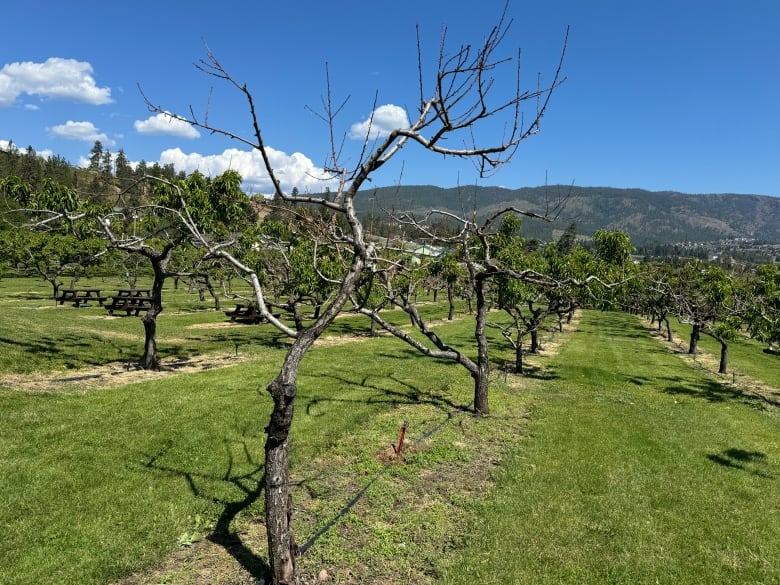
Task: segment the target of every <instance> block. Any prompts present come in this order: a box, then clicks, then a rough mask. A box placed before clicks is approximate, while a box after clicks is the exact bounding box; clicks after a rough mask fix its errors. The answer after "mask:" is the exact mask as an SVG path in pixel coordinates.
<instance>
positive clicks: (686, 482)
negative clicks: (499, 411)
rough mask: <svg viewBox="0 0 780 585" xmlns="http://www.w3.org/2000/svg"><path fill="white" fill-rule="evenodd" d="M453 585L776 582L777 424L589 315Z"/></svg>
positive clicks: (616, 322)
mask: <svg viewBox="0 0 780 585" xmlns="http://www.w3.org/2000/svg"><path fill="white" fill-rule="evenodd" d="M533 393H534V396H535V400H534V402H535V403H536V408H535V410H534V415H533V417H532V421H533V422H532V423H531V424H530V429H529V431H530V438H529V439H528V440H527V441H525V442H522V443H519V444H518V445H517V446H516V447H515V448H514V449H513V451H512V454H511V457H510V458H509V459H507V460H506V461H505V464H504V465H503V466H502V469H501V472H500V473H499V477H498V485H497V487H496V490H495V494H494V496H492V497H491V498H490V500H489V501H488V502H487V503H486V504H484V506H480V507H479V508H478V510H477V512H476V514H475V519H474V521H473V526H471V533H472V535H473V536H472V538H471V539H470V541H469V545H468V547H467V548H466V550H465V551H463V556H462V558H461V560H460V561H459V562H457V563H455V564H454V566H451V567H449V568H448V569H447V570H446V578H445V579H444V582H446V583H475V582H478V583H502V584H503V583H534V584H536V583H556V584H558V583H571V584H583V583H593V584H603V583H702V584H704V583H707V584H715V583H723V584H733V583H773V582H777V581H778V580H780V567H778V565H777V563H776V561H775V559H777V558H778V557H780V524H778V522H777V519H778V513H779V511H780V508H778V504H777V501H776V498H775V497H774V495H773V494H775V493H776V492H777V489H778V477H780V421H779V420H778V417H777V415H776V413H775V411H774V410H764V409H763V408H762V406H761V405H760V404H759V403H756V402H755V401H751V400H750V399H745V398H744V397H741V396H739V395H736V394H734V393H731V392H722V391H721V390H720V388H719V386H718V384H717V382H715V381H712V380H711V379H709V378H707V377H706V376H703V375H702V372H701V371H697V370H694V369H691V368H688V367H686V366H685V365H684V363H683V362H682V361H681V360H679V359H677V358H676V357H675V356H673V355H670V354H669V353H667V352H666V351H665V350H664V349H663V348H662V347H660V345H659V344H657V342H656V341H654V340H652V339H650V338H649V337H648V336H647V335H646V334H645V332H644V331H643V330H642V328H641V326H640V325H639V324H638V322H637V321H636V320H634V319H633V318H631V317H628V316H625V315H620V314H605V313H586V317H585V319H584V321H583V323H582V325H581V329H580V330H579V331H578V332H577V333H575V334H574V336H573V337H572V339H571V340H570V341H569V342H568V343H567V344H566V345H565V346H564V349H563V351H562V353H561V354H560V355H559V356H558V357H557V358H555V360H554V370H553V373H552V379H551V380H549V381H547V382H545V383H544V384H539V385H538V386H537V387H536V389H535V390H534V391H533Z"/></svg>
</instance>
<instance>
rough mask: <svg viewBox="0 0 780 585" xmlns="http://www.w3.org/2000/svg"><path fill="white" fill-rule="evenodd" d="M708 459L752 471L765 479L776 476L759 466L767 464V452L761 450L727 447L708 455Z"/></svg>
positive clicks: (733, 467)
mask: <svg viewBox="0 0 780 585" xmlns="http://www.w3.org/2000/svg"><path fill="white" fill-rule="evenodd" d="M707 459H709V460H710V461H712V462H713V463H717V464H718V465H722V466H723V467H729V468H731V469H739V470H741V471H746V472H748V473H752V474H753V475H756V476H758V477H763V478H765V479H772V478H773V477H774V476H773V475H772V474H770V473H767V472H765V471H761V470H760V469H758V467H761V466H765V465H766V464H767V457H766V453H762V452H760V451H746V450H744V449H726V450H725V451H721V452H720V453H718V454H712V455H707Z"/></svg>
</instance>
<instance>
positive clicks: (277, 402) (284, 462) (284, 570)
mask: <svg viewBox="0 0 780 585" xmlns="http://www.w3.org/2000/svg"><path fill="white" fill-rule="evenodd" d="M291 353H292V352H291ZM289 355H290V354H288V359H289ZM290 368H291V365H288V363H287V361H286V362H285V365H284V367H283V368H282V371H281V372H280V374H279V376H278V377H277V378H275V379H274V380H273V381H272V382H271V383H270V384H268V392H269V393H270V394H271V397H272V398H273V401H274V407H273V411H272V412H271V420H270V422H269V423H268V427H267V432H268V438H267V439H266V442H265V510H266V512H265V519H266V534H267V537H268V554H269V560H270V564H271V574H272V578H273V581H272V582H273V583H275V584H277V585H292V584H294V583H295V553H296V545H295V538H294V536H293V532H292V527H291V526H290V521H291V519H292V514H291V512H292V506H291V504H292V502H291V498H292V496H291V495H290V478H289V473H290V426H291V425H292V420H293V408H294V405H295V395H296V393H297V382H296V372H295V371H292V372H291V371H289V370H290ZM294 368H295V369H297V365H295V366H294Z"/></svg>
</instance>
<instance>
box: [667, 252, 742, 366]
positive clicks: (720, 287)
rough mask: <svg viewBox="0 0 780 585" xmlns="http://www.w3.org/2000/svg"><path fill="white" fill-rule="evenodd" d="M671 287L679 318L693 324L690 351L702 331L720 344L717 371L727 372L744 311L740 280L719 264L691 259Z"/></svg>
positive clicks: (693, 349)
mask: <svg viewBox="0 0 780 585" xmlns="http://www.w3.org/2000/svg"><path fill="white" fill-rule="evenodd" d="M671 290H672V293H673V294H674V298H675V312H676V314H677V317H678V318H679V319H680V321H682V322H684V323H690V324H691V338H690V343H689V345H688V353H689V354H695V353H696V351H697V349H698V343H699V338H700V336H701V334H702V333H704V334H706V335H709V336H710V337H712V338H713V339H715V340H717V341H718V343H720V346H721V351H720V364H719V366H718V372H719V373H721V374H725V373H726V370H727V368H728V349H729V346H728V344H729V342H730V341H731V340H733V339H734V338H735V337H736V336H737V333H738V331H739V327H740V324H741V321H742V317H743V315H744V314H745V303H744V300H743V299H744V297H743V296H742V295H741V294H740V293H741V291H740V287H739V285H738V283H737V281H736V280H735V279H734V278H733V277H732V276H730V275H729V274H727V273H726V272H725V271H724V270H723V269H722V268H721V267H719V266H709V265H706V264H703V263H701V262H698V261H692V262H689V263H688V264H686V265H685V266H683V267H682V268H681V269H680V270H679V271H678V272H677V274H676V275H675V276H674V277H673V279H672V282H671Z"/></svg>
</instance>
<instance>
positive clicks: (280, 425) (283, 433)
mask: <svg viewBox="0 0 780 585" xmlns="http://www.w3.org/2000/svg"><path fill="white" fill-rule="evenodd" d="M510 24H511V22H510V21H509V20H508V18H507V15H506V10H505V11H504V14H502V15H501V17H500V19H499V21H498V23H497V24H496V26H495V27H493V29H492V30H491V31H489V33H488V35H487V36H486V37H485V39H484V41H483V42H482V43H481V44H480V45H478V46H473V45H460V46H457V47H456V48H455V49H454V50H450V49H449V46H450V45H449V40H448V39H447V35H446V30H445V31H444V33H443V34H442V38H441V43H440V48H439V56H438V61H437V63H436V68H435V72H434V73H433V77H432V78H431V79H430V80H429V81H428V82H427V83H426V82H425V81H424V79H425V76H426V73H427V72H426V71H425V69H424V67H423V58H422V54H423V52H422V42H421V38H420V33H419V31H418V55H419V59H418V70H419V80H420V83H419V104H418V106H417V113H416V117H415V118H414V120H413V121H412V122H411V124H410V125H409V127H407V128H397V129H395V130H393V131H392V132H390V133H389V134H387V135H386V136H382V137H381V138H378V139H376V140H374V139H373V138H372V135H373V134H372V132H371V128H369V131H368V132H367V134H366V139H365V142H364V144H363V149H362V152H361V155H360V156H359V158H358V160H357V163H355V164H351V165H349V166H347V165H344V164H342V162H341V160H340V147H339V144H338V141H337V139H336V135H337V133H336V130H335V129H336V127H337V126H336V118H337V114H338V113H339V111H340V110H341V106H340V105H334V102H333V100H332V95H333V94H332V91H331V84H330V81H328V84H327V85H328V89H327V96H326V99H324V100H323V109H322V111H321V112H320V117H321V118H322V119H323V120H324V121H325V123H326V124H327V125H328V126H329V128H330V129H331V144H330V149H329V150H330V154H329V156H328V162H327V164H326V165H325V171H326V173H327V175H328V177H329V178H331V179H335V180H336V181H337V182H338V187H337V189H336V190H335V192H334V193H333V194H332V195H333V196H331V197H327V196H314V195H310V194H303V195H301V194H298V195H288V194H287V193H285V192H284V191H283V189H282V185H281V182H280V179H279V176H278V174H277V171H276V169H274V166H273V163H272V161H271V159H270V156H269V148H268V147H267V144H266V142H265V138H264V136H263V133H262V123H261V121H260V117H259V115H258V112H257V110H256V107H255V100H254V97H253V94H252V92H251V91H250V89H249V88H248V87H247V86H246V85H245V84H243V83H241V82H240V81H238V80H237V79H236V78H235V77H233V75H232V74H230V73H229V72H228V70H227V69H226V68H225V67H223V65H222V64H221V63H220V62H219V61H218V60H217V58H216V56H215V55H214V54H212V53H210V52H209V53H207V56H206V58H205V59H204V60H201V61H200V62H199V63H198V64H197V67H198V68H199V69H200V70H201V71H203V72H204V73H206V74H207V75H209V76H211V77H213V78H216V79H218V80H221V81H223V82H225V83H227V84H229V85H230V86H232V87H233V88H234V89H235V90H236V91H238V92H239V93H240V94H241V95H243V97H244V98H245V100H246V104H247V108H248V114H249V123H250V124H251V129H252V130H251V133H250V134H249V135H245V134H243V133H241V132H239V131H234V130H231V129H226V128H219V127H216V126H213V125H212V124H211V123H210V121H209V115H208V111H206V112H204V113H203V115H199V114H197V113H196V112H195V110H194V109H193V108H190V109H189V112H188V113H187V114H184V115H177V114H168V115H170V116H171V117H172V118H175V119H178V120H181V121H184V122H187V123H189V124H191V125H193V126H195V127H198V128H201V129H204V130H206V131H208V132H212V133H215V134H220V135H223V136H225V137H228V138H230V139H233V140H236V141H238V142H239V143H241V144H244V145H245V146H248V147H249V148H252V149H254V150H255V151H257V152H258V153H259V154H260V156H261V158H262V160H263V162H264V165H265V170H266V172H267V173H268V177H269V178H270V181H271V183H272V185H273V195H274V197H275V198H276V199H277V200H282V201H292V202H297V203H306V204H313V205H319V206H321V207H322V208H323V209H325V210H329V211H330V212H332V213H335V214H339V215H340V216H341V217H342V218H343V221H342V222H340V223H338V222H334V223H333V224H332V226H331V228H330V232H329V237H330V239H331V242H332V243H334V244H336V245H339V246H341V247H342V248H343V249H348V250H349V252H350V255H351V260H350V261H349V264H348V266H347V267H346V269H345V271H344V273H343V275H342V277H341V278H340V280H339V282H338V283H336V288H335V292H334V293H333V294H332V295H331V296H330V298H329V299H328V302H327V303H326V304H325V305H324V306H323V307H322V310H321V311H320V314H319V317H318V318H317V319H316V320H314V322H313V323H311V324H309V325H307V326H305V327H303V328H301V329H299V330H298V329H294V328H291V327H289V326H288V325H286V324H285V323H284V322H283V321H281V320H280V319H278V318H276V317H275V316H274V315H273V314H272V312H271V310H270V308H269V305H268V302H267V299H266V298H265V291H264V289H263V287H262V286H261V283H260V279H259V278H258V277H257V274H256V273H255V272H254V271H253V268H252V267H251V266H249V265H247V264H246V263H243V262H242V261H241V260H240V259H239V258H238V257H236V256H234V255H233V254H231V252H230V248H229V247H228V246H223V245H220V244H217V243H214V242H212V241H209V239H208V238H206V237H204V236H203V235H202V234H201V233H200V231H199V228H198V226H197V224H196V222H194V221H193V220H192V218H191V217H188V216H187V213H186V209H185V211H184V212H183V217H184V219H185V223H186V225H187V227H188V228H189V229H190V231H191V233H192V235H193V237H194V238H195V239H196V240H197V241H198V242H199V243H200V244H201V245H202V246H204V247H206V248H207V249H208V250H209V254H210V255H211V256H214V257H221V258H224V259H226V260H228V261H229V262H231V263H232V264H233V266H235V267H236V268H237V269H238V270H240V271H241V272H242V273H244V274H245V275H246V277H247V278H248V280H249V281H250V282H251V284H252V287H253V290H254V293H255V297H256V298H255V300H256V304H257V306H258V310H259V312H260V313H261V314H262V316H263V318H264V319H266V320H267V321H268V322H270V323H272V324H273V325H274V326H275V327H276V328H277V329H279V330H280V331H282V332H283V333H285V334H287V335H289V336H290V337H291V338H293V343H292V345H291V346H290V349H289V350H288V352H287V354H286V357H285V359H284V362H283V364H282V366H281V369H280V371H279V373H278V375H277V376H276V377H275V378H274V379H273V380H271V381H270V382H269V384H268V386H267V390H268V392H269V393H270V395H271V397H272V398H273V403H274V405H273V411H272V413H271V417H270V421H269V423H268V426H267V427H266V432H267V440H266V444H265V457H266V462H265V463H266V467H265V503H266V529H267V535H268V547H269V558H270V564H271V571H272V582H273V583H274V584H277V585H281V584H292V583H295V582H296V573H295V556H296V546H295V540H294V537H293V532H292V529H291V525H290V521H291V514H292V504H291V494H290V482H289V445H290V427H291V424H292V420H293V409H294V405H295V398H296V394H297V390H298V388H297V383H298V368H299V365H300V363H301V360H302V358H303V357H304V355H305V354H306V352H307V351H308V350H309V349H310V348H311V347H312V345H313V343H314V342H315V340H316V339H317V338H318V337H320V336H321V335H322V333H323V332H324V331H325V329H326V327H327V326H328V325H329V324H330V323H332V321H333V320H334V319H335V318H336V316H337V315H338V314H339V313H340V312H341V311H342V309H344V307H345V305H346V304H347V303H348V302H349V300H350V298H351V296H352V294H353V292H354V291H355V288H356V286H357V285H358V283H359V281H360V279H361V277H362V275H363V272H364V270H365V269H366V268H367V267H371V266H374V264H375V263H376V262H377V251H376V248H375V246H374V244H373V243H372V242H371V241H370V240H369V238H367V236H366V233H365V231H364V226H363V225H362V223H361V221H360V219H359V218H358V216H357V214H356V212H355V207H354V200H355V198H356V197H357V196H358V194H359V190H360V189H361V187H363V186H364V184H365V183H366V181H368V180H369V179H370V177H371V176H372V175H373V174H374V173H375V172H376V171H377V170H379V169H380V168H381V167H383V166H384V165H385V164H387V163H388V162H389V161H391V160H392V159H393V158H394V157H396V155H398V153H399V152H400V151H401V149H402V148H403V147H405V146H409V147H411V146H412V145H413V144H416V145H417V146H419V147H421V148H422V149H423V150H424V151H427V152H430V153H436V154H439V155H444V156H445V157H457V158H462V159H469V160H472V161H473V162H474V163H475V166H476V169H477V171H478V173H479V174H480V175H481V176H485V175H487V174H489V173H492V172H494V171H495V170H496V169H497V168H498V167H500V166H501V165H503V164H506V163H507V162H509V161H510V160H511V159H512V156H513V155H514V154H515V151H516V150H517V148H518V146H519V145H520V143H521V142H522V141H523V140H525V139H526V138H529V137H530V136H532V135H534V134H536V133H537V132H539V130H540V124H541V120H542V118H543V116H544V115H545V113H546V111H547V107H548V104H549V103H550V98H551V96H552V95H553V92H554V91H555V89H556V88H558V87H559V86H560V84H561V83H562V82H563V78H562V75H561V68H562V64H563V57H564V54H565V48H566V42H565V41H564V43H563V50H562V52H561V56H560V61H559V63H558V66H557V68H556V70H555V73H554V75H553V76H552V80H551V81H550V83H549V84H546V85H545V86H544V87H539V86H537V87H536V88H534V89H533V90H530V91H523V90H521V86H520V67H519V53H518V60H515V59H514V58H503V57H500V56H498V54H497V53H498V50H499V47H500V46H501V43H502V42H503V41H504V40H506V37H507V32H508V30H509V26H510ZM504 68H508V69H509V73H510V75H511V76H512V77H513V78H515V79H516V83H515V85H514V88H515V90H514V91H513V92H512V93H511V94H510V95H505V96H494V95H493V91H492V90H494V89H495V87H496V85H495V84H494V82H495V77H494V76H495V75H496V74H498V73H500V72H501V71H502V70H504ZM145 99H146V101H147V105H148V107H149V109H150V110H151V111H153V112H157V113H165V114H167V113H168V109H167V108H163V107H162V106H160V105H157V104H155V103H153V102H152V101H151V100H149V99H148V98H146V97H145ZM527 102H530V104H531V105H532V108H533V111H532V114H531V115H530V116H529V117H528V119H526V117H525V113H524V110H525V107H524V106H525V104H526V103H527ZM501 117H503V118H504V120H505V122H506V124H505V125H504V127H503V129H502V132H501V135H500V136H498V137H496V138H494V139H491V140H488V141H487V142H481V141H482V140H483V138H482V137H483V133H482V132H479V131H478V130H479V129H480V127H481V126H482V125H483V123H484V122H486V121H488V120H492V119H496V118H501ZM457 144H461V145H462V146H456V145H457Z"/></svg>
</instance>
